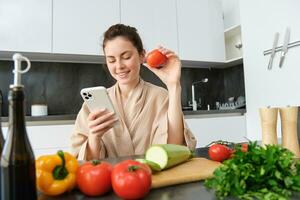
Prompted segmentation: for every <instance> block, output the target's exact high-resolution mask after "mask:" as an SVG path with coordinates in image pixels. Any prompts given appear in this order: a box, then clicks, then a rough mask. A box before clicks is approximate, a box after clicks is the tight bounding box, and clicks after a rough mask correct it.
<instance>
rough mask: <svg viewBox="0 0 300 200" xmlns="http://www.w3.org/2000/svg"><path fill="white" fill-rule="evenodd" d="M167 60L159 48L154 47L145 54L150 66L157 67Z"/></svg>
mask: <svg viewBox="0 0 300 200" xmlns="http://www.w3.org/2000/svg"><path fill="white" fill-rule="evenodd" d="M167 60H168V58H167V56H165V55H164V54H162V53H161V52H160V51H159V50H157V49H155V50H153V51H151V52H150V53H149V54H148V56H147V64H148V65H149V66H150V67H159V66H161V65H163V64H164V63H166V62H167Z"/></svg>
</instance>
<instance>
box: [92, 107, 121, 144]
mask: <svg viewBox="0 0 300 200" xmlns="http://www.w3.org/2000/svg"><path fill="white" fill-rule="evenodd" d="M117 120H118V119H117V118H116V117H115V113H114V112H109V111H108V110H106V109H103V110H99V111H96V112H91V113H90V114H89V116H88V127H89V130H90V131H89V136H91V137H93V136H97V137H100V138H101V137H102V136H103V134H104V133H106V132H107V131H108V130H109V129H111V128H112V127H113V124H114V123H115V122H116V121H117Z"/></svg>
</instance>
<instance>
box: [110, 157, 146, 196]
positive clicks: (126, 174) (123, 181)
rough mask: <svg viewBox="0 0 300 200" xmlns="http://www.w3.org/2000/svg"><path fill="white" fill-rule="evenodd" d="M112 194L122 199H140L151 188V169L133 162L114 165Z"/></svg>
mask: <svg viewBox="0 0 300 200" xmlns="http://www.w3.org/2000/svg"><path fill="white" fill-rule="evenodd" d="M111 180H112V187H113V190H114V192H115V193H116V194H117V195H118V196H119V197H120V198H123V199H141V198H143V197H144V196H146V194H147V193H148V192H149V190H150V187H151V169H150V168H149V166H148V165H146V164H143V163H140V162H138V161H134V160H125V161H122V162H120V163H118V164H116V165H115V167H114V169H113V172H112V175H111Z"/></svg>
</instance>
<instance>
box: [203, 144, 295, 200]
mask: <svg viewBox="0 0 300 200" xmlns="http://www.w3.org/2000/svg"><path fill="white" fill-rule="evenodd" d="M205 186H206V187H208V188H211V189H214V190H215V193H216V196H217V197H218V198H219V199H224V197H226V196H229V195H230V196H235V197H238V198H239V199H266V200H267V199H268V200H272V199H274V200H275V199H276V200H278V199H279V200H281V199H282V200H283V199H287V198H288V197H290V196H291V195H292V191H297V192H299V191H300V162H299V160H295V159H294V155H293V153H292V152H290V151H289V150H287V149H284V148H282V147H280V146H278V145H267V146H266V147H261V146H259V145H257V144H256V142H250V143H249V145H248V151H247V152H243V151H242V148H241V147H240V148H237V149H236V151H235V153H234V156H233V157H232V158H231V159H229V160H226V161H224V162H223V165H222V166H221V167H219V168H218V169H216V170H215V171H214V177H213V178H212V179H207V180H206V181H205Z"/></svg>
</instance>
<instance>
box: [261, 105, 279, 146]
mask: <svg viewBox="0 0 300 200" xmlns="http://www.w3.org/2000/svg"><path fill="white" fill-rule="evenodd" d="M259 114H260V120H261V128H262V144H263V145H267V144H278V141H277V114H278V108H260V109H259Z"/></svg>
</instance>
